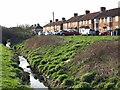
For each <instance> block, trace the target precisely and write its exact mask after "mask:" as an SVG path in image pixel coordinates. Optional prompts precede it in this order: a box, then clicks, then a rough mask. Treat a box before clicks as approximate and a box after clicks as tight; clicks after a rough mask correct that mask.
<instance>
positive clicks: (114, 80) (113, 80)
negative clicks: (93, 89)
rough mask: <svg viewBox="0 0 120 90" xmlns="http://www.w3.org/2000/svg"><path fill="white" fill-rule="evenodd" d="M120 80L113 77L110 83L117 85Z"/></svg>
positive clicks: (109, 80)
mask: <svg viewBox="0 0 120 90" xmlns="http://www.w3.org/2000/svg"><path fill="white" fill-rule="evenodd" d="M117 81H118V79H117V78H116V77H112V78H109V79H108V82H110V83H117Z"/></svg>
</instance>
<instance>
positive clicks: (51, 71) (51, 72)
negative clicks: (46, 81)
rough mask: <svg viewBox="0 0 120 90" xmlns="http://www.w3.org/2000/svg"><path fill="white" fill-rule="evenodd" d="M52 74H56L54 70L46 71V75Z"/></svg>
mask: <svg viewBox="0 0 120 90" xmlns="http://www.w3.org/2000/svg"><path fill="white" fill-rule="evenodd" d="M54 72H56V71H55V69H54V68H53V69H51V70H48V75H51V74H53V73H54Z"/></svg>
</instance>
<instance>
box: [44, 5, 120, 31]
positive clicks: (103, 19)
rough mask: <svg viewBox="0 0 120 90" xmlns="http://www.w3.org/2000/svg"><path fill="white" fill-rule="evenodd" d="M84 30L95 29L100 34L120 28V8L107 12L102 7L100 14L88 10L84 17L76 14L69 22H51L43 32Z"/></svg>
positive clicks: (64, 20)
mask: <svg viewBox="0 0 120 90" xmlns="http://www.w3.org/2000/svg"><path fill="white" fill-rule="evenodd" d="M82 28H90V29H95V30H96V31H97V30H98V31H99V32H105V31H114V30H115V29H116V28H120V8H114V9H110V10H106V8H105V7H101V8H100V11H98V12H93V13H90V11H89V10H86V11H85V14H83V15H78V14H77V13H74V16H73V17H71V18H70V19H68V20H66V19H65V18H62V20H61V21H58V19H56V21H55V22H52V20H50V23H48V24H47V25H45V26H44V27H43V31H44V32H47V31H50V32H53V31H57V30H69V29H76V30H79V29H82Z"/></svg>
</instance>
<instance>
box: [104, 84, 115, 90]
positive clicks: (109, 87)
mask: <svg viewBox="0 0 120 90" xmlns="http://www.w3.org/2000/svg"><path fill="white" fill-rule="evenodd" d="M104 88H106V89H108V90H109V89H111V88H114V83H110V82H108V83H106V84H105V85H104Z"/></svg>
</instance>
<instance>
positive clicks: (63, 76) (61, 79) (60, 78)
mask: <svg viewBox="0 0 120 90" xmlns="http://www.w3.org/2000/svg"><path fill="white" fill-rule="evenodd" d="M67 77H68V75H66V74H63V75H60V76H59V77H58V80H59V81H60V82H62V81H63V80H64V79H66V78H67Z"/></svg>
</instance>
